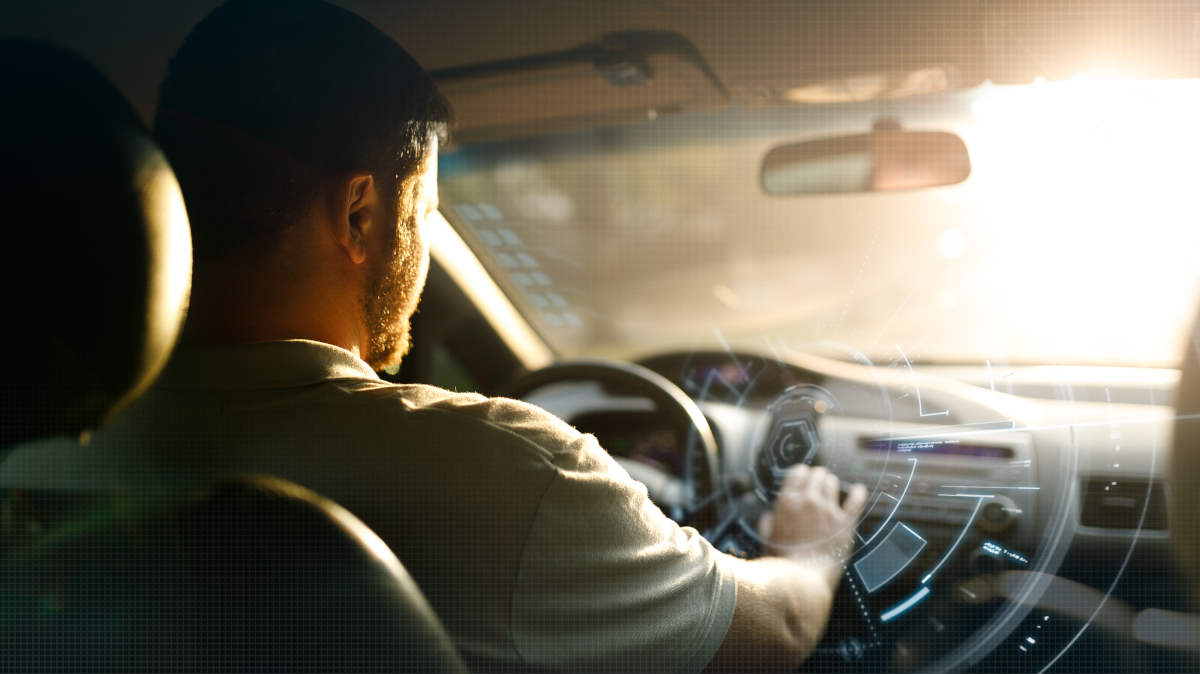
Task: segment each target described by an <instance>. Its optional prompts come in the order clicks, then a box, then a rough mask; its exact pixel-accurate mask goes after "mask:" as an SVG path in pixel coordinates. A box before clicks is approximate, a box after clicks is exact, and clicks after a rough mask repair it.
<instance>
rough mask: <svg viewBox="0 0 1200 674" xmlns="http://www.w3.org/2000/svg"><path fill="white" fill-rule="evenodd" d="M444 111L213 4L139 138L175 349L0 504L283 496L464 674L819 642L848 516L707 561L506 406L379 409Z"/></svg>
mask: <svg viewBox="0 0 1200 674" xmlns="http://www.w3.org/2000/svg"><path fill="white" fill-rule="evenodd" d="M451 121H452V118H451V112H450V108H449V105H448V104H447V103H446V101H445V100H444V99H443V98H442V97H441V95H440V94H439V93H438V92H437V90H436V88H435V87H434V85H433V83H432V81H431V80H430V79H429V77H428V76H427V75H426V74H425V73H424V72H423V71H422V70H421V68H420V66H419V65H418V64H417V63H416V62H415V61H414V60H413V59H412V58H411V57H410V56H409V55H408V54H407V53H406V52H405V51H404V50H403V49H402V48H401V47H400V46H399V45H397V44H396V43H395V42H394V41H392V40H391V39H390V38H388V37H387V36H386V35H385V34H384V33H382V32H381V31H379V30H378V29H376V28H375V27H373V26H371V25H370V24H369V23H367V22H366V21H364V20H363V19H361V18H360V17H358V16H356V15H354V14H352V13H350V12H347V11H345V10H343V9H340V8H337V7H334V6H332V5H328V4H325V3H322V2H318V1H316V0H295V1H292V0H287V1H284V0H230V2H227V3H226V4H224V5H222V6H221V7H219V8H218V9H216V10H215V11H213V12H212V13H211V14H210V15H209V16H208V17H207V18H206V19H204V21H202V22H201V23H200V24H199V25H198V26H196V28H195V29H194V30H193V31H192V32H191V33H190V34H189V36H188V37H187V39H186V40H185V42H184V44H183V45H182V47H181V48H180V50H179V52H178V54H177V55H176V56H175V58H174V59H172V60H171V62H170V66H169V68H168V72H167V75H166V78H165V80H164V82H163V84H162V87H161V90H160V96H159V105H158V110H157V116H156V119H155V134H156V136H157V138H158V140H159V142H160V143H161V144H162V146H163V148H164V150H165V151H166V153H167V156H168V157H169V159H170V161H171V162H172V165H173V167H174V169H175V171H176V174H177V175H178V177H179V181H180V184H181V186H182V189H183V193H184V198H185V200H186V202H187V208H188V215H189V218H190V220H191V225H192V231H193V237H194V249H195V274H194V286H193V293H192V301H191V308H190V310H189V317H188V325H187V329H186V333H185V336H184V347H183V348H181V349H179V351H178V352H177V353H176V355H175V357H174V359H173V361H172V363H171V364H170V365H169V366H168V369H167V371H166V372H165V373H164V375H163V376H162V377H161V378H160V379H159V381H158V383H157V385H156V386H155V388H154V389H153V390H152V391H150V392H149V393H148V394H147V395H145V396H144V397H143V398H142V399H141V400H140V401H139V402H138V403H136V404H135V405H134V406H133V407H132V408H131V409H130V410H129V412H128V413H126V414H125V415H124V416H122V417H121V418H119V419H117V420H116V421H115V422H113V423H111V424H109V425H108V426H107V427H106V428H104V429H103V430H101V431H99V432H97V433H96V434H95V435H94V436H93V437H92V438H91V439H90V441H89V442H88V443H87V444H86V445H83V444H80V443H75V442H62V441H59V442H51V443H43V444H41V445H35V446H30V447H26V448H23V449H21V450H18V451H17V452H16V453H14V455H12V456H11V457H10V458H9V459H8V460H7V461H6V462H5V463H4V464H2V465H0V484H7V485H15V484H19V485H22V486H39V487H47V488H49V487H58V488H72V489H83V488H97V487H103V488H124V489H166V490H174V489H187V488H191V487H194V486H196V485H198V484H204V483H207V482H209V481H211V480H213V479H215V478H217V477H220V476H223V475H228V474H230V473H267V474H272V475H278V476H281V477H284V478H287V479H290V480H292V481H295V482H297V483H299V484H302V485H304V486H306V487H308V488H310V489H313V490H315V491H317V492H319V493H321V494H324V495H326V496H328V497H330V498H332V499H334V500H335V501H337V502H339V503H341V504H342V505H344V506H345V507H347V508H348V509H350V510H351V511H352V512H354V513H355V514H357V515H358V516H359V517H360V518H361V519H362V520H364V521H365V522H366V523H367V524H368V525H369V526H370V527H371V528H372V529H374V530H375V531H376V532H377V533H378V534H379V535H380V536H381V537H382V539H383V540H384V541H386V542H387V544H388V545H389V546H390V547H391V548H392V549H393V550H394V551H395V552H396V554H397V556H398V557H399V558H400V559H401V560H402V561H403V563H404V564H405V566H406V567H407V568H408V570H409V571H410V572H411V574H412V575H413V577H414V578H415V579H416V580H417V582H418V584H419V585H420V587H421V589H422V591H423V592H424V593H425V594H426V596H427V598H428V599H429V601H430V603H431V605H432V606H433V607H434V608H435V609H436V611H437V613H438V615H439V617H440V618H441V620H442V621H443V622H444V624H445V626H446V628H447V630H448V632H449V633H450V634H451V636H452V637H453V638H454V640H455V642H456V644H457V646H458V648H459V649H460V651H461V652H462V655H463V658H464V660H465V661H466V662H467V663H468V665H469V666H471V667H472V668H473V669H486V670H493V669H504V670H518V671H526V670H529V671H567V670H573V671H700V670H702V669H705V668H706V667H707V669H709V670H711V671H724V670H744V671H767V670H788V669H792V668H794V667H795V666H796V665H798V664H799V663H800V662H802V661H803V660H804V658H805V657H806V656H807V655H808V653H809V652H810V651H811V650H812V648H813V647H814V646H815V645H816V643H817V641H818V640H819V639H820V636H821V633H822V632H823V630H824V626H825V622H826V620H827V617H828V614H829V609H830V604H831V599H832V595H833V591H834V590H835V588H836V586H837V584H838V582H839V579H840V577H841V573H842V566H841V560H842V559H844V556H845V554H846V551H847V550H849V549H851V548H852V540H851V536H852V534H853V527H854V524H855V522H856V521H857V518H858V515H859V513H860V512H861V510H862V508H863V505H864V503H865V500H866V492H865V489H864V488H863V487H862V486H861V485H856V486H855V487H854V488H853V489H852V490H851V492H850V494H849V496H848V497H847V499H846V503H845V505H844V507H840V506H839V505H838V492H839V489H838V480H837V478H836V477H835V476H833V475H832V474H830V473H829V472H828V471H826V470H824V469H821V468H808V467H804V466H800V467H797V468H794V469H793V470H791V471H790V472H789V473H788V475H787V477H786V479H785V480H784V483H783V487H782V489H781V494H780V496H779V498H778V501H777V503H776V505H775V510H774V512H773V513H772V514H770V515H769V516H767V517H764V518H763V521H762V522H761V523H760V528H761V530H762V532H763V534H764V535H765V536H766V538H767V539H768V540H770V541H772V543H773V544H774V545H776V546H777V547H776V548H774V550H775V552H776V553H777V554H776V555H775V556H769V557H765V558H762V559H758V560H754V561H745V560H740V559H736V558H734V557H731V556H728V555H725V554H723V553H720V552H718V551H716V550H715V549H714V548H713V547H712V546H711V545H710V544H709V543H708V542H707V541H705V540H704V539H703V538H702V537H700V535H699V534H698V533H697V532H696V531H695V530H694V529H691V528H681V527H679V526H678V525H677V524H675V523H674V522H673V521H671V520H670V519H668V518H667V517H665V516H664V515H663V514H662V512H661V511H660V510H659V509H658V508H657V507H656V506H654V505H653V504H652V503H651V502H650V501H649V500H648V499H647V496H646V489H645V487H643V486H642V485H640V484H639V483H637V482H634V481H633V480H631V479H630V478H629V476H628V474H626V472H625V471H624V470H623V469H621V468H620V467H619V466H618V465H617V464H616V463H615V462H614V461H613V460H612V459H611V458H610V457H609V456H608V455H607V454H606V453H605V452H604V450H603V449H601V448H600V446H599V445H598V444H597V443H596V440H595V438H594V437H592V436H590V435H582V434H580V433H578V432H577V431H575V430H574V429H572V428H571V427H570V426H568V425H567V424H565V423H563V422H562V421H560V420H558V419H557V418H555V417H553V416H551V415H549V414H548V413H546V412H544V411H542V410H540V409H538V408H535V407H533V406H530V405H527V404H525V403H521V402H517V401H512V400H506V399H495V398H493V399H489V398H485V397H483V396H479V395H475V394H454V393H450V392H447V391H443V390H440V389H437V388H433V387H429V386H421V385H394V384H389V383H387V382H384V381H382V380H381V379H380V378H379V377H378V376H377V375H376V374H375V372H376V371H377V370H380V369H383V368H385V367H388V366H391V365H394V364H397V363H398V362H399V360H400V358H401V357H402V356H403V355H404V354H405V352H406V351H407V349H408V326H409V318H410V317H411V316H412V314H413V312H414V311H415V310H416V306H417V302H418V299H419V296H420V292H421V289H422V286H423V284H424V280H425V274H426V271H427V268H428V264H429V258H428V250H427V246H426V243H425V241H424V239H423V237H422V233H421V227H422V223H423V222H424V221H425V220H426V219H428V218H429V217H431V216H433V215H434V214H435V213H436V211H437V208H438V196H437V151H438V145H439V142H441V141H442V140H444V137H445V133H446V129H447V127H448V125H449V124H450V123H451Z"/></svg>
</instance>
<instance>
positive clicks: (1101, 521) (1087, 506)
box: [1079, 479, 1167, 531]
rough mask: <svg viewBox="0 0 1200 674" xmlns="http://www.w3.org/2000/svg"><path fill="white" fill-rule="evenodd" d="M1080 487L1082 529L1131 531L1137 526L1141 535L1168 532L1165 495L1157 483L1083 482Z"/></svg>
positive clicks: (1136, 481)
mask: <svg viewBox="0 0 1200 674" xmlns="http://www.w3.org/2000/svg"><path fill="white" fill-rule="evenodd" d="M1080 487H1081V492H1082V493H1081V496H1082V501H1083V508H1082V512H1081V513H1080V518H1079V519H1080V524H1082V525H1083V526H1085V527H1097V528H1100V529H1127V530H1130V531H1134V530H1137V528H1138V524H1139V522H1140V523H1141V528H1142V530H1144V531H1166V530H1167V493H1166V489H1165V488H1164V486H1163V484H1162V483H1160V482H1156V483H1153V485H1151V483H1149V482H1146V481H1145V480H1121V479H1117V480H1084V481H1083V483H1082V484H1081V485H1080ZM1147 499H1149V501H1148V502H1147ZM1143 512H1144V513H1145V517H1144V519H1143Z"/></svg>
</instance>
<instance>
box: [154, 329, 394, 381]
mask: <svg viewBox="0 0 1200 674" xmlns="http://www.w3.org/2000/svg"><path fill="white" fill-rule="evenodd" d="M336 379H370V380H374V381H378V380H379V375H377V374H375V372H374V371H373V370H372V369H371V367H370V366H369V365H367V364H366V363H365V362H363V360H362V359H361V358H359V357H358V356H356V355H354V354H353V353H350V352H349V351H347V350H345V349H342V348H339V347H336V346H333V345H332V344H325V343H323V342H312V341H309V340H305V339H292V340H287V341H279V342H259V343H257V344H237V345H234V346H209V347H192V348H187V347H182V348H179V349H176V351H175V354H174V355H173V356H172V358H171V362H170V363H169V364H168V365H167V367H166V369H165V370H164V371H163V373H162V376H161V377H159V379H158V382H157V383H156V384H155V388H158V389H163V390H209V391H213V390H252V389H272V388H291V387H297V386H309V385H312V384H319V383H322V382H327V381H330V380H336Z"/></svg>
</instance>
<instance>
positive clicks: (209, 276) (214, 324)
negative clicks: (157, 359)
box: [183, 257, 364, 355]
mask: <svg viewBox="0 0 1200 674" xmlns="http://www.w3.org/2000/svg"><path fill="white" fill-rule="evenodd" d="M306 266H307V265H304V264H299V265H297V264H295V263H294V262H293V263H291V264H287V265H284V264H281V263H280V262H279V261H277V260H274V259H271V258H269V257H268V258H265V259H260V260H255V261H254V262H252V263H250V262H245V261H235V262H215V263H214V262H210V263H203V264H198V265H197V267H196V273H195V275H194V278H193V287H192V298H191V305H190V306H189V308H188V320H187V326H186V328H185V330H184V334H183V343H184V344H185V345H189V346H221V345H232V344H251V343H257V342H269V341H277V340H285V339H308V340H312V341H317V342H324V343H326V344H332V345H334V346H339V347H341V348H343V349H346V350H347V351H350V352H351V353H354V354H356V355H360V354H361V351H362V347H363V346H364V345H363V343H362V334H363V330H362V325H361V318H360V316H361V312H360V309H359V307H358V302H357V298H356V297H355V293H354V292H353V288H352V287H350V284H348V283H346V282H345V279H337V278H330V276H331V275H330V274H329V273H328V272H327V271H326V270H322V269H320V268H319V267H317V266H307V267H308V268H307V270H306V271H307V273H298V271H297V270H298V269H304V268H305V267H306Z"/></svg>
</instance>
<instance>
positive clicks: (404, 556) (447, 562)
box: [0, 340, 736, 672]
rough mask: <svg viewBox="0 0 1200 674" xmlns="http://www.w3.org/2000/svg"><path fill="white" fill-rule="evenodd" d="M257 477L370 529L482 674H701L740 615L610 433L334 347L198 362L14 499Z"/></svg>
mask: <svg viewBox="0 0 1200 674" xmlns="http://www.w3.org/2000/svg"><path fill="white" fill-rule="evenodd" d="M64 385H69V384H67V383H64ZM245 472H254V473H267V474H272V475H278V476H281V477H284V478H287V479H289V480H292V481H294V482H297V483H299V484H302V485H304V486H306V487H308V488H310V489H312V490H314V491H317V492H319V493H321V494H324V495H326V496H329V497H330V498H332V499H334V500H335V501H337V502H339V503H341V504H342V505H343V506H345V507H346V508H348V509H349V510H351V511H352V512H354V513H355V514H356V515H358V516H359V517H360V518H361V519H362V520H363V521H365V522H366V523H367V525H368V526H370V527H371V528H372V529H374V530H375V531H376V532H377V533H378V534H379V535H380V536H381V537H382V538H383V539H384V540H385V541H386V542H387V543H388V544H389V545H390V546H391V547H392V549H393V550H394V551H395V552H396V555H397V556H398V557H399V558H400V560H401V561H402V562H403V563H404V565H405V567H406V568H407V569H408V570H409V572H410V573H411V574H412V575H413V577H414V578H415V579H416V581H417V583H418V584H419V585H420V587H421V590H422V591H423V592H424V593H425V595H426V597H427V598H428V599H429V602H430V604H431V605H432V606H433V608H434V609H435V610H436V611H437V613H438V615H439V616H440V617H441V619H442V622H443V623H444V624H445V626H446V629H447V630H448V631H449V633H450V635H451V636H452V637H453V638H454V640H455V642H456V643H457V644H458V646H459V649H460V650H461V651H462V653H463V656H464V660H466V662H467V664H468V666H470V667H471V668H472V669H475V670H487V669H494V668H509V667H512V666H514V665H515V666H516V667H517V668H518V669H528V670H543V671H558V672H600V671H639V672H695V671H699V670H700V669H702V668H703V667H704V666H705V664H707V663H708V661H709V659H711V657H712V655H713V654H714V653H715V652H716V650H717V648H718V646H720V644H721V641H722V639H723V638H724V636H725V632H726V630H727V629H728V627H729V623H730V621H731V619H732V617H733V608H734V603H735V601H736V590H735V588H736V583H735V580H734V577H733V573H732V564H730V563H729V561H728V558H726V557H725V556H724V555H722V554H720V553H718V552H717V551H715V550H714V549H713V548H712V546H711V545H709V544H708V542H707V541H705V540H704V539H703V538H701V537H700V535H699V534H698V533H697V532H696V531H695V530H694V529H691V528H680V527H679V526H678V525H676V524H675V523H674V522H672V521H671V520H670V519H668V518H667V517H665V516H664V515H663V514H662V512H661V511H659V509H658V508H657V507H655V506H654V505H653V504H652V503H651V502H650V501H649V500H648V499H647V498H646V489H645V488H644V487H643V486H642V485H641V484H639V483H637V482H634V481H633V480H631V479H630V478H629V475H628V474H627V473H626V472H625V471H624V470H623V469H622V468H621V467H620V466H618V465H617V464H616V463H615V462H614V461H613V460H612V459H611V458H610V457H609V456H608V454H606V453H605V452H604V450H603V449H601V448H600V447H599V445H597V443H596V440H595V438H594V437H592V436H590V435H582V434H580V433H579V432H577V431H575V430H574V429H573V428H571V427H570V426H568V425H567V424H565V423H563V422H562V421H560V420H559V419H557V418H555V417H553V416H551V415H550V414H548V413H546V412H544V411H542V410H541V409H539V408H537V407H533V406H531V405H527V404H525V403H522V402H518V401H513V400H506V399H501V398H485V397H483V396H480V395H476V394H455V393H449V392H447V391H443V390H441V389H438V388H433V387H429V386H421V385H393V384H389V383H386V382H384V381H382V380H380V379H379V378H378V376H376V374H375V373H374V372H372V371H371V369H370V367H368V366H367V364H366V363H364V362H363V361H362V360H360V359H359V358H357V357H356V356H354V355H353V354H351V353H350V352H348V351H345V350H343V349H339V348H337V347H334V346H330V345H327V344H322V343H318V342H309V341H299V340H297V341H285V342H267V343H261V344H249V345H242V346H234V347H219V348H206V349H182V350H180V351H179V352H178V353H177V354H176V356H175V358H174V359H173V361H172V363H171V364H170V366H169V367H168V369H167V371H166V372H165V373H164V374H163V376H162V377H161V378H160V379H159V381H158V383H157V385H156V386H155V388H154V389H153V390H151V391H150V392H149V393H148V394H146V395H145V396H144V397H143V398H142V399H141V400H139V401H138V402H137V403H135V405H134V406H133V407H131V408H130V409H129V410H128V411H127V412H126V413H125V414H123V415H122V416H121V417H120V418H119V419H117V420H115V421H114V422H112V423H110V424H108V425H107V426H105V427H104V428H103V429H102V430H100V431H99V432H97V433H96V434H95V435H94V437H93V439H92V440H91V442H90V444H89V445H88V446H86V447H81V446H79V444H78V443H76V442H73V441H65V440H57V441H48V442H42V443H36V444H33V445H28V446H24V447H21V448H18V449H17V450H15V451H14V452H13V453H12V454H11V455H10V456H9V458H8V459H7V460H5V461H4V463H2V464H0V486H10V487H11V486H24V487H30V488H34V487H40V488H65V489H97V488H103V489H189V488H192V487H195V486H199V485H202V484H205V483H207V482H209V481H211V480H212V479H215V478H217V477H220V476H222V475H228V474H231V473H245Z"/></svg>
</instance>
